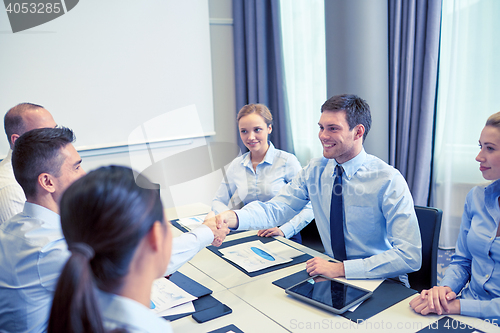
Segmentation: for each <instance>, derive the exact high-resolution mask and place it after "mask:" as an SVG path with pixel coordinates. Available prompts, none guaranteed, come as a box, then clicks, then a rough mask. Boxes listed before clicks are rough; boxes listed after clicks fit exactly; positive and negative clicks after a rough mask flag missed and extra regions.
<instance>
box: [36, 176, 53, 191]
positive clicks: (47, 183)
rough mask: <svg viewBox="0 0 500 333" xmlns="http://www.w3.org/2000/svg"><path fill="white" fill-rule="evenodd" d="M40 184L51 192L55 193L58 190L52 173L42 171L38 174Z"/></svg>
mask: <svg viewBox="0 0 500 333" xmlns="http://www.w3.org/2000/svg"><path fill="white" fill-rule="evenodd" d="M38 185H40V186H41V187H42V188H43V189H44V190H45V191H47V192H49V193H54V192H55V191H56V188H55V183H54V177H53V176H52V175H51V174H48V173H45V172H44V173H41V174H40V175H39V176H38Z"/></svg>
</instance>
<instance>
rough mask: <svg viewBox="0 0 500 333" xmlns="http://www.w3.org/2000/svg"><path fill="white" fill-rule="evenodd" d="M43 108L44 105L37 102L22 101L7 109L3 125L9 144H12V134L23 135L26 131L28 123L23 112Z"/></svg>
mask: <svg viewBox="0 0 500 333" xmlns="http://www.w3.org/2000/svg"><path fill="white" fill-rule="evenodd" d="M43 108H44V107H43V106H41V105H37V104H32V103H21V104H18V105H16V106H14V107H13V108H11V109H10V110H9V111H7V113H6V114H5V117H4V118H3V126H4V128H5V134H7V140H8V141H9V145H10V144H11V142H10V138H11V137H12V134H19V135H22V134H23V133H24V132H26V124H25V123H24V119H23V113H25V112H26V111H31V110H37V109H43Z"/></svg>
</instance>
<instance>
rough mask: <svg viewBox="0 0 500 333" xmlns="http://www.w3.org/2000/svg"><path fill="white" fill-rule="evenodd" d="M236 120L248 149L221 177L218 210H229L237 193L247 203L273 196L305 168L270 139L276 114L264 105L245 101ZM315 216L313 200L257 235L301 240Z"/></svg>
mask: <svg viewBox="0 0 500 333" xmlns="http://www.w3.org/2000/svg"><path fill="white" fill-rule="evenodd" d="M237 120H238V129H239V132H240V137H241V141H243V144H244V145H245V147H247V148H248V150H249V152H248V153H246V154H243V155H242V156H239V157H237V158H236V159H234V160H233V161H232V162H231V164H230V166H229V168H228V169H227V172H226V175H227V178H226V179H224V180H223V181H222V184H221V185H220V187H219V189H218V191H217V193H216V194H215V198H214V199H213V201H212V210H213V211H214V212H215V213H216V214H219V213H221V212H224V211H226V210H229V209H230V208H229V207H228V204H229V202H230V200H232V199H234V197H237V198H238V199H239V200H238V201H241V202H242V203H243V204H244V205H246V204H248V203H250V202H252V201H263V202H265V201H268V200H271V199H272V198H273V197H274V196H275V195H276V194H278V192H279V191H280V189H281V188H282V187H283V186H285V184H287V183H289V182H290V181H291V180H292V178H293V177H295V175H296V174H297V173H298V172H299V171H300V170H301V169H302V167H301V166H300V163H299V161H298V160H297V157H295V155H293V154H290V153H287V152H285V151H283V150H279V149H276V148H274V146H273V144H272V143H271V142H270V141H269V140H268V136H269V134H271V132H272V130H273V127H272V122H273V116H272V115H271V112H269V109H268V108H267V107H266V106H265V105H263V104H248V105H245V106H244V107H243V108H242V109H241V110H240V112H239V113H238V116H237ZM231 208H234V207H231ZM313 218H314V215H313V212H312V208H311V204H310V203H308V204H307V206H306V207H305V208H304V209H303V210H302V211H301V212H300V213H299V214H298V215H296V216H295V217H294V218H293V219H291V220H290V221H283V224H282V225H281V226H280V227H275V228H271V229H265V230H260V231H259V232H258V235H259V236H262V237H271V236H284V237H286V238H290V239H292V240H295V241H297V242H299V243H300V242H301V240H300V234H299V232H300V230H302V229H303V228H304V227H305V226H306V225H307V224H308V223H309V222H311V220H312V219H313ZM295 235H297V236H295ZM294 236H295V237H294Z"/></svg>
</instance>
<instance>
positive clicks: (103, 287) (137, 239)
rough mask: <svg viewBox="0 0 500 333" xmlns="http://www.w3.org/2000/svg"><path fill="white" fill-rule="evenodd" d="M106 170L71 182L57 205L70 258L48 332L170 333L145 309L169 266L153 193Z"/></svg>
mask: <svg viewBox="0 0 500 333" xmlns="http://www.w3.org/2000/svg"><path fill="white" fill-rule="evenodd" d="M151 185H152V184H151V183H150V182H149V181H148V180H147V179H145V178H143V177H141V176H139V178H137V179H135V177H134V173H133V171H132V170H131V169H129V168H126V167H119V166H110V167H103V168H100V169H97V170H95V171H92V172H90V173H89V174H88V175H86V176H85V177H83V178H81V179H79V180H77V181H76V182H75V183H73V184H72V185H71V186H70V187H69V188H68V189H67V190H66V191H65V193H64V194H63V197H62V199H61V208H60V213H61V226H62V230H63V233H64V237H65V238H66V242H67V243H68V249H69V250H70V251H71V256H70V258H69V259H68V261H67V263H66V265H65V266H64V269H63V271H62V273H61V276H60V278H59V281H58V284H57V289H56V292H55V295H54V301H53V304H52V310H51V313H50V318H49V325H48V331H49V332H104V331H108V330H119V331H123V330H125V331H128V332H171V331H172V330H171V327H170V324H169V322H168V321H166V320H164V319H162V318H160V317H158V316H156V315H155V314H154V313H153V312H151V310H150V309H149V306H150V295H151V286H152V283H153V281H154V280H155V279H157V278H159V277H161V276H162V275H163V273H164V272H165V270H166V268H167V265H168V263H169V260H170V254H171V247H172V234H171V232H170V231H169V223H168V222H167V221H166V220H165V217H164V214H163V206H162V203H161V200H160V196H159V193H158V191H157V190H153V189H152V188H153V187H152V186H151Z"/></svg>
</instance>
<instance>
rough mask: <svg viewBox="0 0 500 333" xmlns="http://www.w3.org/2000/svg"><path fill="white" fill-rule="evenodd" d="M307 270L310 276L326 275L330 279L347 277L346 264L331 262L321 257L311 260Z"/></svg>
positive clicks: (307, 264)
mask: <svg viewBox="0 0 500 333" xmlns="http://www.w3.org/2000/svg"><path fill="white" fill-rule="evenodd" d="M306 269H307V273H309V275H311V276H312V275H318V274H321V275H324V276H327V277H329V278H336V277H343V276H345V271H344V264H343V263H341V262H331V261H327V260H325V259H321V258H319V257H316V258H312V259H309V260H308V261H307V262H306Z"/></svg>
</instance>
